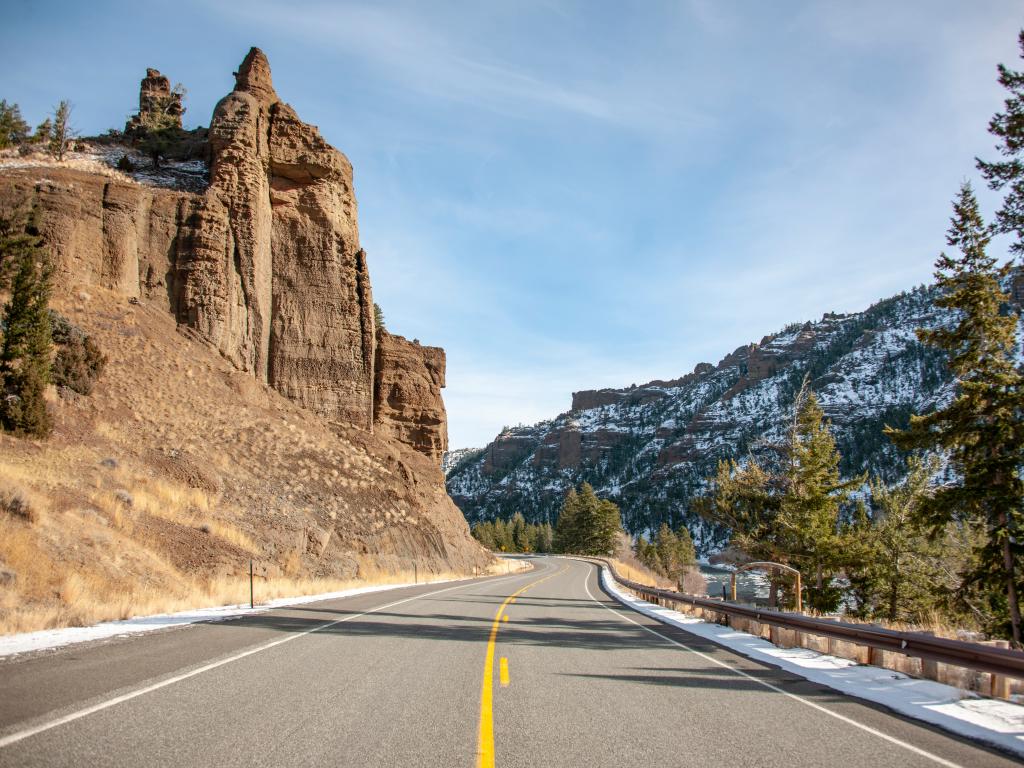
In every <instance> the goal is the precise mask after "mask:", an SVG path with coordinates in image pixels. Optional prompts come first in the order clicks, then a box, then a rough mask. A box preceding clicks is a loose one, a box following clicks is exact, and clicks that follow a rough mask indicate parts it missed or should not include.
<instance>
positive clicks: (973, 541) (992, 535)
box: [698, 31, 1024, 648]
mask: <svg viewBox="0 0 1024 768" xmlns="http://www.w3.org/2000/svg"><path fill="white" fill-rule="evenodd" d="M1019 42H1020V47H1021V52H1022V55H1024V31H1022V32H1021V33H1020V36H1019ZM999 82H1000V83H1001V84H1002V85H1003V87H1004V88H1006V89H1007V91H1009V95H1008V97H1007V98H1006V101H1005V111H1004V112H1001V113H999V114H997V115H996V116H995V117H994V118H993V119H992V121H991V123H990V125H989V130H990V132H991V133H992V134H993V135H994V136H995V137H997V139H998V140H999V144H998V145H997V146H998V149H999V152H1000V154H1001V155H1002V159H1001V160H998V161H995V162H986V161H983V160H977V166H978V168H979V170H980V171H981V174H982V176H983V177H984V178H985V179H986V181H987V182H988V184H989V185H990V186H991V187H992V188H993V189H995V190H999V191H1002V192H1003V193H1004V197H1003V201H1002V205H1001V207H1000V208H999V209H998V210H997V211H996V215H995V220H994V222H993V223H992V224H987V223H986V222H985V221H984V220H983V218H982V215H981V212H980V209H979V206H978V202H977V199H976V197H975V194H974V191H973V189H972V187H971V185H970V184H969V183H966V182H965V183H964V184H963V185H962V186H961V188H960V190H959V192H958V193H957V195H956V198H955V199H954V202H953V215H952V217H951V223H950V227H949V230H948V231H947V236H946V242H947V245H948V246H949V248H950V249H952V253H951V254H947V253H945V252H943V253H942V254H940V255H939V257H938V259H937V261H936V263H935V270H936V271H935V278H936V281H937V289H938V292H939V298H938V299H937V300H936V303H937V305H938V306H940V307H942V308H944V309H947V310H949V311H950V316H951V318H952V320H951V322H950V323H949V324H948V325H945V326H940V327H938V328H935V329H931V330H928V329H922V330H919V331H918V338H919V340H920V341H921V342H922V343H923V344H925V345H927V346H930V347H932V348H934V349H936V350H939V351H941V352H942V353H944V355H945V358H946V360H947V365H948V367H949V370H950V372H951V373H952V374H953V377H954V381H955V383H956V391H955V395H954V397H953V400H952V401H951V402H950V403H949V404H948V405H947V406H946V407H944V408H940V409H938V410H936V411H934V412H932V413H929V414H923V415H913V416H911V418H910V423H909V425H908V426H907V427H906V428H904V429H898V428H893V427H886V429H885V434H886V435H888V437H889V438H890V439H891V440H892V442H893V443H894V444H895V445H896V446H897V447H898V448H900V449H902V450H904V451H908V452H909V458H908V461H907V467H906V470H907V471H906V474H905V479H904V480H903V481H902V482H901V483H899V484H897V485H895V486H892V487H888V486H886V485H885V484H884V483H883V482H882V481H880V480H878V479H870V478H868V477H866V476H863V475H862V476H858V477H853V478H850V479H847V480H843V479H841V477H840V473H839V469H838V467H839V461H840V458H841V457H840V455H839V452H838V451H837V450H836V446H835V441H834V440H833V438H832V435H831V433H830V431H829V426H828V423H827V422H826V421H825V420H824V417H823V413H822V411H821V408H820V407H819V406H818V403H817V399H816V397H815V395H814V393H813V391H811V389H810V387H809V385H808V382H807V380H806V379H805V380H804V384H803V387H802V388H801V391H800V393H799V395H798V397H797V401H796V404H795V406H794V409H793V420H792V423H791V424H790V426H789V428H788V431H787V434H786V436H785V438H784V439H783V440H782V441H780V442H779V443H777V444H775V445H772V446H769V448H770V450H768V451H766V452H762V454H761V457H760V458H757V459H755V458H754V457H748V458H747V459H746V460H744V461H742V462H737V461H725V462H721V463H720V464H719V466H718V470H717V473H716V474H715V476H714V477H713V478H711V481H710V484H709V491H708V493H707V494H706V495H705V496H704V497H703V498H702V499H700V500H699V502H698V506H699V508H700V511H701V512H702V514H704V515H705V516H707V517H708V518H710V519H712V520H715V521H718V522H721V523H723V524H725V525H726V526H728V527H729V529H730V530H731V532H732V533H731V543H732V544H733V545H734V546H735V548H736V549H738V550H740V551H741V552H743V553H744V554H745V555H746V556H748V557H750V558H752V559H763V560H774V561H777V562H782V563H785V564H789V565H792V566H794V567H796V568H798V569H799V570H800V571H801V572H802V573H804V574H805V590H806V595H805V602H806V604H807V605H808V606H810V607H812V608H814V609H817V610H820V611H830V610H835V609H836V608H837V607H838V606H839V604H840V602H841V601H843V600H844V599H845V600H847V601H848V602H849V604H850V607H851V609H852V610H853V611H854V612H855V613H859V614H861V615H864V616H866V617H871V618H876V617H884V618H887V619H889V620H891V621H897V620H900V621H921V620H922V619H925V618H926V617H927V616H928V615H929V614H935V613H939V614H941V615H944V616H945V617H947V618H951V619H953V620H962V619H965V618H966V619H973V620H974V621H975V622H976V623H977V624H980V625H981V626H983V627H984V628H985V629H986V631H988V632H989V633H990V634H994V635H1002V636H1005V637H1009V638H1010V639H1011V642H1012V644H1013V645H1014V647H1018V648H1019V647H1021V615H1020V592H1021V588H1022V586H1024V585H1022V583H1021V568H1022V560H1021V558H1022V555H1024V541H1022V530H1021V525H1022V522H1024V480H1022V471H1024V373H1022V370H1021V367H1020V365H1019V363H1018V360H1019V357H1018V355H1019V353H1020V340H1019V338H1018V328H1019V324H1020V310H1019V307H1018V306H1017V305H1015V304H1014V303H1013V302H1011V297H1010V296H1009V295H1008V294H1007V293H1006V291H1005V290H1004V287H1005V286H1006V285H1008V284H1009V283H1010V282H1011V281H1016V282H1017V283H1018V284H1019V282H1020V281H1021V280H1022V279H1024V278H1022V277H1021V272H1020V271H1019V269H1020V267H1017V268H1016V270H1015V268H1014V265H1013V262H1012V261H1010V262H1007V263H1005V264H999V263H998V260H997V259H996V258H995V257H993V256H991V255H990V254H989V253H988V250H987V249H988V247H989V244H990V242H991V240H992V238H993V236H995V235H997V234H1009V235H1011V236H1013V237H1014V238H1015V239H1014V242H1013V243H1012V244H1011V246H1010V249H1011V252H1012V253H1013V254H1014V256H1016V257H1019V256H1021V255H1022V254H1024V73H1022V72H1016V71H1013V70H1010V69H1008V68H1007V67H1005V66H1003V65H1000V66H999ZM864 489H869V490H870V493H869V494H865V493H863V491H864ZM868 499H870V502H869V501H868ZM839 577H843V578H839ZM792 596H793V595H792V583H791V582H788V581H787V580H786V579H784V578H781V577H773V580H772V600H773V602H774V601H779V602H782V603H786V602H791V600H792Z"/></svg>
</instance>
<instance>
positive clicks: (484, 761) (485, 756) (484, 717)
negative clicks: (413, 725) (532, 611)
mask: <svg viewBox="0 0 1024 768" xmlns="http://www.w3.org/2000/svg"><path fill="white" fill-rule="evenodd" d="M568 568H569V566H568V565H566V566H563V567H562V568H561V569H560V570H558V571H556V572H555V573H551V574H548V575H547V576H545V577H544V578H542V579H537V580H536V581H531V582H530V583H529V584H527V585H526V586H525V587H523V588H522V589H519V590H516V591H515V592H513V593H512V594H511V595H509V596H508V597H507V598H505V602H503V603H502V604H501V607H500V608H498V612H497V613H496V614H495V615H494V621H493V622H492V623H491V636H490V639H489V640H488V641H487V655H486V656H485V657H484V680H483V683H482V684H481V686H480V735H479V746H478V748H477V759H476V764H477V768H494V643H495V641H496V640H497V638H498V628H499V627H500V626H501V621H502V617H503V616H504V614H505V609H506V608H507V607H508V606H509V604H510V603H511V602H512V601H514V600H515V599H516V598H517V597H519V596H520V595H521V594H523V593H524V592H525V591H526V590H528V589H532V588H533V587H535V586H537V585H538V584H540V583H541V582H545V581H547V580H548V579H551V578H554V577H555V576H557V575H558V574H560V573H562V572H563V571H566V570H568ZM503 661H504V659H503ZM504 677H505V678H506V679H507V677H508V669H507V667H506V668H505V670H504Z"/></svg>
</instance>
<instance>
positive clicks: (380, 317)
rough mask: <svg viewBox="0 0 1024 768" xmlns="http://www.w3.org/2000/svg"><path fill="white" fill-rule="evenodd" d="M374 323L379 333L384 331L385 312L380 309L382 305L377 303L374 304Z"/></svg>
mask: <svg viewBox="0 0 1024 768" xmlns="http://www.w3.org/2000/svg"><path fill="white" fill-rule="evenodd" d="M373 323H374V325H375V326H376V328H377V330H378V331H383V330H384V329H385V326H384V310H383V309H381V308H380V304H378V303H377V302H376V301H375V302H373Z"/></svg>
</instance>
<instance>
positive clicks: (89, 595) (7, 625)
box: [0, 568, 467, 634]
mask: <svg viewBox="0 0 1024 768" xmlns="http://www.w3.org/2000/svg"><path fill="white" fill-rule="evenodd" d="M366 570H367V571H368V572H370V573H369V575H367V576H365V577H363V576H361V577H360V578H356V579H309V578H289V577H280V578H270V579H267V578H261V577H257V578H256V579H255V581H254V590H253V591H254V596H255V600H256V604H257V605H260V604H265V603H267V602H269V601H271V600H278V599H281V598H291V597H303V596H306V595H318V594H326V593H330V592H341V591H345V590H351V589H358V588H361V587H370V586H384V585H401V584H412V583H414V581H418V583H420V584H424V583H428V582H437V581H449V580H454V579H464V578H467V576H466V574H462V573H455V572H451V571H442V572H438V573H429V574H424V573H418V574H414V572H413V571H411V570H409V571H397V572H394V573H384V572H377V571H376V569H374V568H368V569H366ZM111 586H112V585H111V584H108V583H104V582H102V581H101V580H100V579H97V578H96V577H95V576H90V575H81V574H78V573H71V574H68V575H67V576H65V577H64V578H63V580H62V582H61V586H60V589H59V597H60V601H61V605H53V606H23V605H5V604H4V602H3V601H2V600H0V634H11V633H15V632H32V631H35V630H39V629H44V628H51V627H68V626H88V625H91V624H96V623H99V622H103V621H112V620H118V619H128V618H132V617H136V616H152V615H156V614H166V613H177V612H179V611H188V610H196V609H200V608H213V607H221V606H229V605H242V604H246V603H248V602H249V577H248V574H245V575H244V576H240V577H225V576H221V577H217V578H212V579H204V580H192V581H189V582H186V584H184V585H183V587H184V588H183V589H181V591H180V592H178V593H175V592H170V591H168V590H164V589H160V588H158V587H138V586H131V587H128V588H126V589H125V591H123V592H120V593H117V592H112V591H111Z"/></svg>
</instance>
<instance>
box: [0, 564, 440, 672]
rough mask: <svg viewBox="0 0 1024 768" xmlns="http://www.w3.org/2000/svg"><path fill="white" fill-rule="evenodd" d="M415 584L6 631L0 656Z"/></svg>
mask: <svg viewBox="0 0 1024 768" xmlns="http://www.w3.org/2000/svg"><path fill="white" fill-rule="evenodd" d="M447 581H455V579H436V580H434V581H421V582H419V584H439V583H442V582H447ZM412 586H416V585H415V584H412V583H409V584H378V585H374V586H368V587H355V588H353V589H344V590H341V591H339V592H324V593H321V594H319V595H304V596H302V597H282V598H278V599H277V600H270V601H268V602H266V603H262V604H260V605H257V606H256V607H255V608H250V607H248V606H247V605H245V604H244V603H243V604H240V605H223V606H219V607H217V608H199V609H196V610H192V611H181V612H179V613H162V614H157V615H154V616H138V617H134V618H131V619H125V620H123V621H105V622H103V623H102V624H95V625H93V626H91V627H64V628H61V629H44V630H40V631H39V632H23V633H21V634H18V635H6V636H3V637H0V657H4V656H12V655H14V654H19V653H30V652H32V651H43V650H48V649H51V648H61V647H63V646H66V645H75V644H77V643H86V642H89V641H92V640H108V639H110V638H112V637H128V636H130V635H137V634H141V633H143V632H154V631H156V630H160V629H170V628H172V627H180V626H184V625H186V624H197V623H199V622H209V621H227V620H230V619H237V618H241V617H242V616H249V615H251V614H255V613H264V612H266V611H270V610H273V609H274V608H284V607H288V606H292V605H305V604H306V603H315V602H319V601H321V600H336V599H338V598H340V597H352V596H354V595H363V594H367V593H369V592H383V591H386V590H391V589H400V588H402V587H412Z"/></svg>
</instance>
